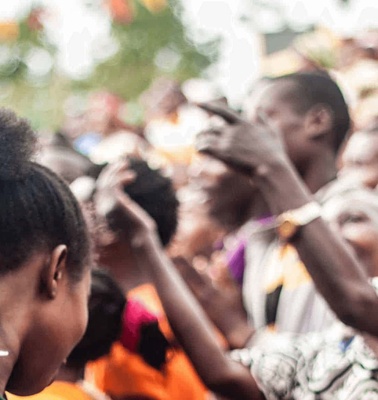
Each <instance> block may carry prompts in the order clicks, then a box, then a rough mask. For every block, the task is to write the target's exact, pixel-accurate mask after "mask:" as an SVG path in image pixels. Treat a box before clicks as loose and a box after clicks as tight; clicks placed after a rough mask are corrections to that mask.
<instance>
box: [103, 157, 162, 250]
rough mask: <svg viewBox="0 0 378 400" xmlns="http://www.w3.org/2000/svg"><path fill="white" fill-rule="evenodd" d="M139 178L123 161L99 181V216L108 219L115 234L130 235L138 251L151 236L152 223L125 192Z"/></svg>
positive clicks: (154, 230)
mask: <svg viewBox="0 0 378 400" xmlns="http://www.w3.org/2000/svg"><path fill="white" fill-rule="evenodd" d="M135 178H136V174H135V172H133V171H131V170H130V169H129V164H128V161H120V162H117V163H114V164H111V165H109V166H108V167H106V168H105V169H104V171H103V172H102V173H101V175H100V176H99V178H98V181H97V191H96V195H95V205H96V212H97V214H98V215H99V216H100V217H105V218H106V220H107V221H108V223H109V226H110V228H111V229H112V230H114V231H118V232H122V233H123V234H126V235H129V239H130V243H131V245H132V246H136V247H138V246H139V245H141V244H142V242H143V241H144V240H145V239H146V237H147V236H148V235H149V234H151V233H152V232H156V225H155V222H154V221H153V219H152V218H151V217H150V216H149V215H148V214H147V213H146V212H145V211H144V210H143V209H142V208H141V207H140V206H139V205H138V204H136V203H135V202H134V201H133V200H132V199H131V198H130V197H129V196H128V195H127V194H126V193H125V191H124V188H125V186H127V185H129V184H130V183H131V182H133V181H134V180H135Z"/></svg>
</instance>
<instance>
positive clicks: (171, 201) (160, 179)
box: [125, 157, 178, 246]
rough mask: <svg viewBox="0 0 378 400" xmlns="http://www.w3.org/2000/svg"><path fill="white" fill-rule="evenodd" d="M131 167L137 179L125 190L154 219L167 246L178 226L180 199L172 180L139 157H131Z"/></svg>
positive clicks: (163, 242) (164, 244)
mask: <svg viewBox="0 0 378 400" xmlns="http://www.w3.org/2000/svg"><path fill="white" fill-rule="evenodd" d="M129 167H130V170H133V171H135V173H136V179H135V180H134V181H133V182H131V183H130V184H129V185H127V186H126V187H125V192H126V193H127V194H128V195H129V196H130V198H131V199H132V200H134V201H135V202H136V203H137V204H138V205H139V206H140V207H142V208H143V209H144V210H145V211H146V212H147V213H148V214H149V215H150V216H151V217H152V218H153V219H154V221H155V223H156V226H157V229H158V233H159V237H160V240H161V242H162V244H163V246H166V245H167V244H168V243H169V242H170V240H171V238H172V237H173V235H174V233H175V232H176V228H177V209H178V201H177V198H176V195H175V192H174V189H173V185H172V181H171V180H170V179H169V178H167V177H165V176H163V175H162V173H161V172H160V170H158V169H152V168H150V167H149V165H148V164H147V162H146V161H144V160H141V159H138V158H134V157H130V158H129Z"/></svg>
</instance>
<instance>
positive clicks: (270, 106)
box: [247, 82, 309, 168]
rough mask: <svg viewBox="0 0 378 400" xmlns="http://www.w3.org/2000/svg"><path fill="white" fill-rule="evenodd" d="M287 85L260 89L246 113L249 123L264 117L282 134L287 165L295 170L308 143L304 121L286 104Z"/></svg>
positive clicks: (298, 113) (267, 84)
mask: <svg viewBox="0 0 378 400" xmlns="http://www.w3.org/2000/svg"><path fill="white" fill-rule="evenodd" d="M291 88H292V84H291V83H290V82H273V83H265V84H264V85H261V86H260V87H259V89H258V90H256V92H255V93H254V94H253V96H252V98H251V99H250V103H249V110H248V111H247V114H248V118H249V120H250V121H251V122H254V121H256V120H257V118H258V116H259V115H261V114H264V115H265V116H266V117H268V119H269V121H270V122H271V123H272V124H273V125H274V126H276V128H277V129H278V130H279V132H281V133H282V135H283V139H284V142H285V145H286V150H287V152H288V154H289V157H290V159H291V161H292V162H293V163H294V165H295V166H296V167H297V168H299V167H300V165H301V163H302V162H303V160H304V159H306V154H307V149H308V146H309V141H306V140H305V139H306V135H305V134H304V130H305V123H304V122H305V118H304V114H303V113H300V112H299V111H298V110H297V109H296V108H295V106H294V104H293V102H291V101H290V100H289V96H288V95H287V93H288V91H289V90H291Z"/></svg>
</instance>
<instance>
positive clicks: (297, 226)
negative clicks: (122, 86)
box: [0, 52, 378, 400]
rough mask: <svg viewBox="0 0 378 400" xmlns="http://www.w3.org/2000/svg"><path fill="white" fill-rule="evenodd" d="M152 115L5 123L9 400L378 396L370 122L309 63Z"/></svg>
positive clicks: (167, 99)
mask: <svg viewBox="0 0 378 400" xmlns="http://www.w3.org/2000/svg"><path fill="white" fill-rule="evenodd" d="M365 56H366V57H367V58H369V59H370V60H373V59H375V53H374V54H373V53H371V52H370V53H367V54H365V55H364V57H365ZM141 101H142V104H143V106H144V107H145V123H144V125H143V127H140V126H138V127H136V126H133V125H130V124H128V123H126V122H124V121H123V120H122V118H120V110H121V109H122V107H123V103H122V101H121V100H120V99H119V98H118V97H117V96H115V95H113V94H110V93H106V92H101V93H97V94H96V95H95V96H93V97H91V98H90V99H89V101H88V105H87V108H86V109H85V110H83V111H82V112H81V113H75V114H73V115H70V117H69V118H67V121H66V122H65V123H64V124H63V126H62V129H61V130H60V131H59V132H56V133H55V134H54V135H52V136H51V137H50V138H48V139H46V137H44V138H40V137H38V135H37V134H36V133H35V132H34V131H33V130H32V129H31V127H30V125H29V123H28V122H27V121H26V120H24V119H22V118H20V117H18V116H17V115H16V114H14V113H13V112H12V111H11V110H7V109H1V110H0V204H2V207H0V271H1V274H2V279H1V281H0V293H1V296H0V310H1V312H0V332H1V333H0V385H1V387H0V389H1V394H2V396H3V397H1V396H0V398H4V399H5V398H7V399H20V398H23V397H24V396H26V398H30V399H34V400H66V399H67V400H68V399H70V400H91V399H92V400H93V399H95V400H99V399H102V400H109V399H112V400H132V399H135V400H136V399H140V400H169V399H172V400H185V399H188V400H189V399H190V400H206V399H213V398H219V399H221V398H222V399H223V398H225V399H235V400H239V399H240V400H242V399H248V400H249V399H267V400H269V399H301V400H303V399H340V400H342V399H345V400H352V399H356V400H357V399H358V400H364V399H366V400H368V399H369V400H370V399H374V398H376V397H377V396H378V339H377V337H378V318H377V317H375V315H376V312H377V310H378V296H377V291H378V280H377V278H378V191H377V188H378V141H377V137H378V136H377V135H378V125H377V118H376V117H377V114H374V110H369V113H368V114H369V115H370V116H371V117H370V119H369V120H368V121H366V124H365V125H364V126H361V125H357V126H358V129H356V124H354V121H353V118H352V117H353V115H354V114H353V110H352V108H351V105H350V104H349V102H348V97H347V96H346V94H345V93H344V91H343V88H340V85H339V84H338V83H337V82H336V81H335V80H334V79H333V78H332V77H331V74H329V73H328V72H327V71H325V70H322V69H319V68H314V65H313V64H312V65H311V68H310V70H301V71H298V72H295V73H291V74H288V75H282V76H278V77H274V78H262V79H261V80H260V81H258V82H256V84H255V86H254V88H253V90H252V91H251V93H250V96H249V98H248V100H246V101H245V103H244V107H243V109H242V110H234V109H231V108H230V107H229V106H228V104H227V99H226V98H225V97H222V95H221V94H220V93H219V92H218V91H216V90H215V89H214V88H213V87H212V86H210V85H209V84H208V83H204V82H200V81H192V82H186V83H185V85H179V84H178V83H176V82H173V81H171V80H168V79H165V78H164V79H159V80H158V81H157V82H155V83H154V85H152V87H151V88H150V89H149V90H148V91H147V92H146V93H144V95H143V96H142V99H141Z"/></svg>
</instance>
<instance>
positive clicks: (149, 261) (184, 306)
mask: <svg viewBox="0 0 378 400" xmlns="http://www.w3.org/2000/svg"><path fill="white" fill-rule="evenodd" d="M107 174H108V176H105V177H104V176H103V177H102V179H103V182H104V181H106V179H108V180H109V182H108V184H103V188H104V190H102V193H99V195H98V196H97V210H98V212H99V213H101V214H103V215H105V216H106V217H107V218H108V220H109V222H110V224H111V226H112V228H113V229H115V230H117V231H118V234H120V235H128V233H127V232H129V235H130V236H128V240H129V241H130V244H131V247H132V249H133V253H134V255H135V256H136V257H138V261H139V263H140V265H141V266H143V268H145V269H146V271H148V273H149V274H150V276H151V278H152V281H153V283H154V285H155V287H156V289H157V292H158V294H159V297H160V300H161V302H162V304H163V307H164V310H165V313H166V315H167V317H168V319H169V322H170V324H171V327H172V329H173V331H174V333H175V335H176V338H177V339H178V340H179V342H180V343H181V345H182V347H183V349H184V350H185V352H186V354H187V355H188V357H189V358H190V360H191V361H192V363H193V366H194V368H195V369H196V371H197V373H198V375H199V376H200V377H201V379H202V380H203V382H204V384H205V385H206V386H207V387H208V388H209V389H210V390H212V391H213V392H214V393H216V394H219V395H221V396H224V397H227V398H229V399H235V400H236V399H238V400H239V399H240V400H243V399H246V400H252V399H264V396H263V395H262V393H261V392H260V390H259V389H258V387H257V385H256V382H255V380H254V378H253V377H252V375H251V373H250V371H249V370H248V369H247V368H245V367H244V366H242V365H241V364H238V363H236V362H234V361H232V360H231V359H229V358H228V357H227V355H226V354H225V353H224V351H223V349H222V348H221V346H220V345H219V344H218V342H217V340H216V339H215V336H214V332H213V329H212V326H211V324H210V322H209V320H208V319H207V317H206V315H205V313H204V312H203V310H202V308H201V307H200V305H199V304H198V302H197V301H196V299H195V298H194V297H193V295H192V293H191V292H190V290H189V289H188V287H187V286H186V284H185V282H184V281H183V280H182V278H181V276H180V275H179V273H178V272H177V270H176V268H175V267H174V265H173V264H172V263H171V261H170V260H169V258H168V257H167V256H166V255H165V253H164V250H163V249H162V247H161V244H160V242H159V239H158V237H157V234H156V229H155V226H154V223H153V221H152V220H151V218H150V217H149V216H148V215H147V214H146V213H145V212H144V211H143V210H142V209H141V208H140V207H139V206H138V205H136V204H135V203H134V202H133V201H132V200H131V199H130V198H128V197H127V195H125V193H124V192H123V190H122V189H121V187H122V185H123V183H124V182H125V183H127V182H128V179H129V178H128V177H127V167H126V166H124V165H123V166H122V165H120V166H118V167H114V168H112V169H110V171H108V172H107ZM123 177H125V179H123ZM125 226H127V229H125V230H123V229H122V228H123V227H125ZM130 232H131V233H130Z"/></svg>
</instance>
